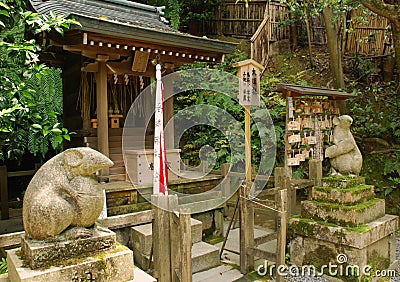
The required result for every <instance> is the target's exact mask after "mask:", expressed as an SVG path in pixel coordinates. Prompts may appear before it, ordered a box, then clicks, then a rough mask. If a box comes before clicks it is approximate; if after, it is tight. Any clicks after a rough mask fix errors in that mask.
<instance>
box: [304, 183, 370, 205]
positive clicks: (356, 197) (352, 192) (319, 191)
mask: <svg viewBox="0 0 400 282" xmlns="http://www.w3.org/2000/svg"><path fill="white" fill-rule="evenodd" d="M374 195H375V193H374V186H372V185H365V184H360V185H357V186H355V187H352V188H330V187H326V186H314V187H313V188H312V190H311V199H312V200H315V201H319V202H332V203H339V204H356V203H360V202H365V201H368V200H371V199H372V198H373V197H374Z"/></svg>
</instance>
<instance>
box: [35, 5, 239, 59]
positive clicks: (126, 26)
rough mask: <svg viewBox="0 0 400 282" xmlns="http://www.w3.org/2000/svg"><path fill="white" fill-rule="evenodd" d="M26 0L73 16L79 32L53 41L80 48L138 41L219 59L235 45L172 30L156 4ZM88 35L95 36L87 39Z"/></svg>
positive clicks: (47, 11) (38, 9)
mask: <svg viewBox="0 0 400 282" xmlns="http://www.w3.org/2000/svg"><path fill="white" fill-rule="evenodd" d="M30 3H31V5H32V7H33V9H34V10H35V11H36V12H38V13H39V14H45V15H49V14H50V11H53V12H54V13H56V14H57V15H63V16H65V17H72V18H75V19H76V20H77V21H78V22H79V23H80V24H81V25H82V27H77V29H78V30H80V31H81V32H80V33H77V32H76V31H75V32H73V31H68V32H67V33H66V35H65V37H64V38H63V39H62V38H58V39H57V40H55V41H58V42H62V45H69V46H71V45H74V46H76V45H78V44H80V45H81V47H82V45H85V44H87V45H95V46H102V45H103V43H104V44H105V45H106V47H115V46H117V45H118V46H119V45H123V44H125V45H126V46H128V47H129V48H132V47H135V46H134V45H133V43H137V42H139V43H140V44H141V45H140V44H139V45H136V47H139V48H149V47H148V45H151V47H153V49H159V50H160V51H162V50H163V49H162V47H167V48H166V49H165V50H166V51H167V53H168V52H173V55H174V56H176V57H178V56H182V58H185V57H186V59H187V58H188V56H189V55H190V56H193V59H194V58H195V57H196V59H198V60H201V59H202V57H203V58H204V60H206V58H209V59H208V60H209V61H220V60H221V59H222V55H223V54H228V53H232V52H233V51H234V50H235V48H236V44H234V43H228V42H224V41H219V40H213V39H208V38H203V37H197V36H192V35H188V34H185V33H182V32H179V31H177V30H174V29H172V28H171V27H169V26H168V25H167V24H165V19H163V17H162V15H163V12H162V8H160V7H154V6H150V5H144V4H140V3H135V2H131V1H127V0H102V1H100V0H46V1H43V0H30ZM68 34H69V35H71V34H73V36H68ZM91 35H93V36H94V37H95V39H91V38H90V37H91ZM99 38H101V40H103V42H102V43H100V42H96V39H99ZM53 40H54V38H53ZM118 40H119V41H118ZM121 40H124V41H123V42H121ZM97 41H99V40H97ZM99 43H100V45H99ZM110 44H111V45H110ZM117 48H119V47H117ZM168 48H169V49H168ZM177 48H178V50H177ZM64 49H65V48H64ZM81 49H84V48H81ZM121 49H122V48H121ZM132 50H134V49H132ZM146 50H150V49H146ZM175 50H176V51H175ZM182 50H183V51H184V52H186V53H185V55H183V53H184V52H180V51H182ZM194 50H196V51H194ZM117 51H118V50H115V52H116V53H117ZM149 52H150V51H149ZM178 52H179V55H177V54H178ZM185 63H187V62H185Z"/></svg>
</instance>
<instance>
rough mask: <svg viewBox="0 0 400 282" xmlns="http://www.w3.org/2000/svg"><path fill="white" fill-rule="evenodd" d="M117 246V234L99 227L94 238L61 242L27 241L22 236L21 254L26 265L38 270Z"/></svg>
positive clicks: (95, 230)
mask: <svg viewBox="0 0 400 282" xmlns="http://www.w3.org/2000/svg"><path fill="white" fill-rule="evenodd" d="M115 245H116V236H115V233H114V232H112V231H111V230H109V229H106V228H103V227H97V228H95V229H94V234H93V236H91V237H89V238H82V239H77V240H66V241H59V242H58V241H57V242H44V241H40V240H31V239H25V236H24V235H22V240H21V252H22V256H23V258H24V260H25V261H26V263H27V264H28V265H29V266H30V267H31V268H32V269H36V268H39V267H46V266H50V265H51V264H52V263H57V262H59V261H64V260H67V259H71V258H76V257H83V256H88V255H92V254H93V253H95V252H100V251H105V250H109V249H112V248H114V247H115Z"/></svg>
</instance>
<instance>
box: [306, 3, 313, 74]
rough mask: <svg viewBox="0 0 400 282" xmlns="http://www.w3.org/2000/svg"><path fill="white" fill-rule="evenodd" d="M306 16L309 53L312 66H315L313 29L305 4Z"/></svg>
mask: <svg viewBox="0 0 400 282" xmlns="http://www.w3.org/2000/svg"><path fill="white" fill-rule="evenodd" d="M304 18H305V20H306V28H307V41H308V53H309V56H310V66H311V67H312V68H313V67H314V60H313V54H312V45H311V30H310V22H309V21H308V11H307V8H306V6H304Z"/></svg>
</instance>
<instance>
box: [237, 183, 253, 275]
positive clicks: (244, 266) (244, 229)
mask: <svg viewBox="0 0 400 282" xmlns="http://www.w3.org/2000/svg"><path fill="white" fill-rule="evenodd" d="M250 188H251V182H247V183H246V184H245V185H241V186H240V188H239V197H240V199H239V205H240V206H239V208H240V209H239V211H240V213H239V221H240V272H241V273H243V274H246V273H248V272H249V271H250V270H251V269H253V268H254V256H252V255H248V253H247V251H248V250H249V249H250V248H253V247H254V210H253V205H252V203H251V202H250V201H248V200H247V199H248V196H249V191H250Z"/></svg>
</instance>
